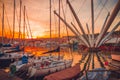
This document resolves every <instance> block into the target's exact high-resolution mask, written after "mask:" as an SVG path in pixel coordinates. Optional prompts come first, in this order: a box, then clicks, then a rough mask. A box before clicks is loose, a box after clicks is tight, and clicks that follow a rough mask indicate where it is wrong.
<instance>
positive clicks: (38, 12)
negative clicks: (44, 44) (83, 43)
mask: <svg viewBox="0 0 120 80" xmlns="http://www.w3.org/2000/svg"><path fill="white" fill-rule="evenodd" d="M51 1H52V37H58V17H57V16H56V15H54V13H53V11H54V10H56V11H57V12H58V1H59V0H51ZM61 1H62V3H63V4H61V16H62V17H63V12H62V6H63V8H64V11H65V16H66V20H67V22H68V23H69V24H70V23H71V22H73V23H74V24H75V25H76V27H77V28H78V30H79V31H80V29H79V27H78V25H77V23H76V21H75V19H74V18H73V15H72V13H71V11H70V9H69V6H68V5H67V4H66V0H61ZM69 1H70V3H71V4H72V6H73V8H74V10H75V12H76V13H77V15H78V17H79V19H80V21H81V23H82V25H83V28H84V30H85V31H86V33H87V30H86V23H88V25H89V28H90V31H91V2H90V1H91V0H69ZM117 1H118V0H94V11H95V12H94V16H95V33H98V32H100V30H101V26H102V25H103V22H104V20H105V17H106V16H107V13H108V12H112V10H113V8H114V6H115V4H116V3H117ZM3 3H4V4H5V24H4V25H5V26H4V27H5V30H4V36H7V37H11V36H12V35H11V33H12V31H13V30H12V28H13V3H14V0H0V36H1V34H2V30H1V29H2V27H1V26H2V9H3V8H2V4H3ZM24 5H25V6H26V12H27V15H28V17H29V23H30V28H31V32H32V35H33V38H38V37H39V38H41V37H49V33H50V32H49V31H50V30H49V14H50V13H49V6H50V5H49V0H22V16H21V31H23V7H24ZM19 6H20V0H16V15H15V17H16V18H15V33H16V34H15V37H16V38H17V37H18V31H19V25H18V24H19V9H20V7H19ZM103 6H104V8H103ZM102 8H103V9H102ZM99 14H100V15H99ZM98 15H99V16H98ZM97 17H98V18H97ZM118 21H120V11H119V13H118V15H117V17H116V18H115V20H114V22H113V23H112V25H111V27H110V29H109V31H110V30H111V29H112V28H113V27H114V25H115V24H117V23H118ZM8 24H9V25H10V26H9V25H8ZM27 27H28V24H27ZM66 32H67V31H66V27H65V25H64V24H63V23H62V22H61V36H66V34H67V33H66ZM26 33H27V31H26ZM28 34H30V33H28ZM25 35H26V38H27V34H25ZM69 35H73V33H72V32H71V31H70V30H69Z"/></svg>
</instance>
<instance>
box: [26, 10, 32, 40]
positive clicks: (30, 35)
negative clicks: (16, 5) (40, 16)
mask: <svg viewBox="0 0 120 80" xmlns="http://www.w3.org/2000/svg"><path fill="white" fill-rule="evenodd" d="M26 17H27V23H28V28H29V30H30V36H31V38H32V37H33V36H32V32H31V28H30V23H29V17H28V14H27V9H26Z"/></svg>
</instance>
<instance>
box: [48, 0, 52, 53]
mask: <svg viewBox="0 0 120 80" xmlns="http://www.w3.org/2000/svg"><path fill="white" fill-rule="evenodd" d="M49 5H50V40H51V37H52V35H51V21H52V19H51V5H52V4H51V0H50V3H49ZM50 42H51V41H50ZM50 50H51V43H50ZM50 55H51V54H50Z"/></svg>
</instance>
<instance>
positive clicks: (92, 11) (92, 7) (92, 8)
mask: <svg viewBox="0 0 120 80" xmlns="http://www.w3.org/2000/svg"><path fill="white" fill-rule="evenodd" d="M93 4H94V3H93V0H91V17H92V20H91V21H92V22H91V23H92V45H91V46H92V47H94V5H93Z"/></svg>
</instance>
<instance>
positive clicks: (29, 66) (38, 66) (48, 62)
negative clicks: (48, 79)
mask: <svg viewBox="0 0 120 80" xmlns="http://www.w3.org/2000/svg"><path fill="white" fill-rule="evenodd" d="M50 6H51V0H50ZM50 12H51V7H50ZM50 16H51V14H50ZM50 18H51V17H50ZM50 24H51V20H50ZM50 35H51V25H50ZM50 38H51V36H50ZM59 51H60V47H59V46H58V48H56V49H54V50H51V49H50V51H48V52H45V53H43V54H50V56H42V57H38V58H28V62H27V63H25V64H23V62H24V60H22V61H18V62H14V63H13V64H11V66H12V65H15V66H16V70H17V71H16V75H17V76H19V77H22V78H25V76H28V78H31V77H40V76H45V75H48V74H51V73H54V72H57V71H61V70H63V69H66V68H69V67H71V65H72V62H73V59H69V60H65V59H63V57H62V56H53V55H52V53H53V52H59ZM21 75H23V76H21Z"/></svg>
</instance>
